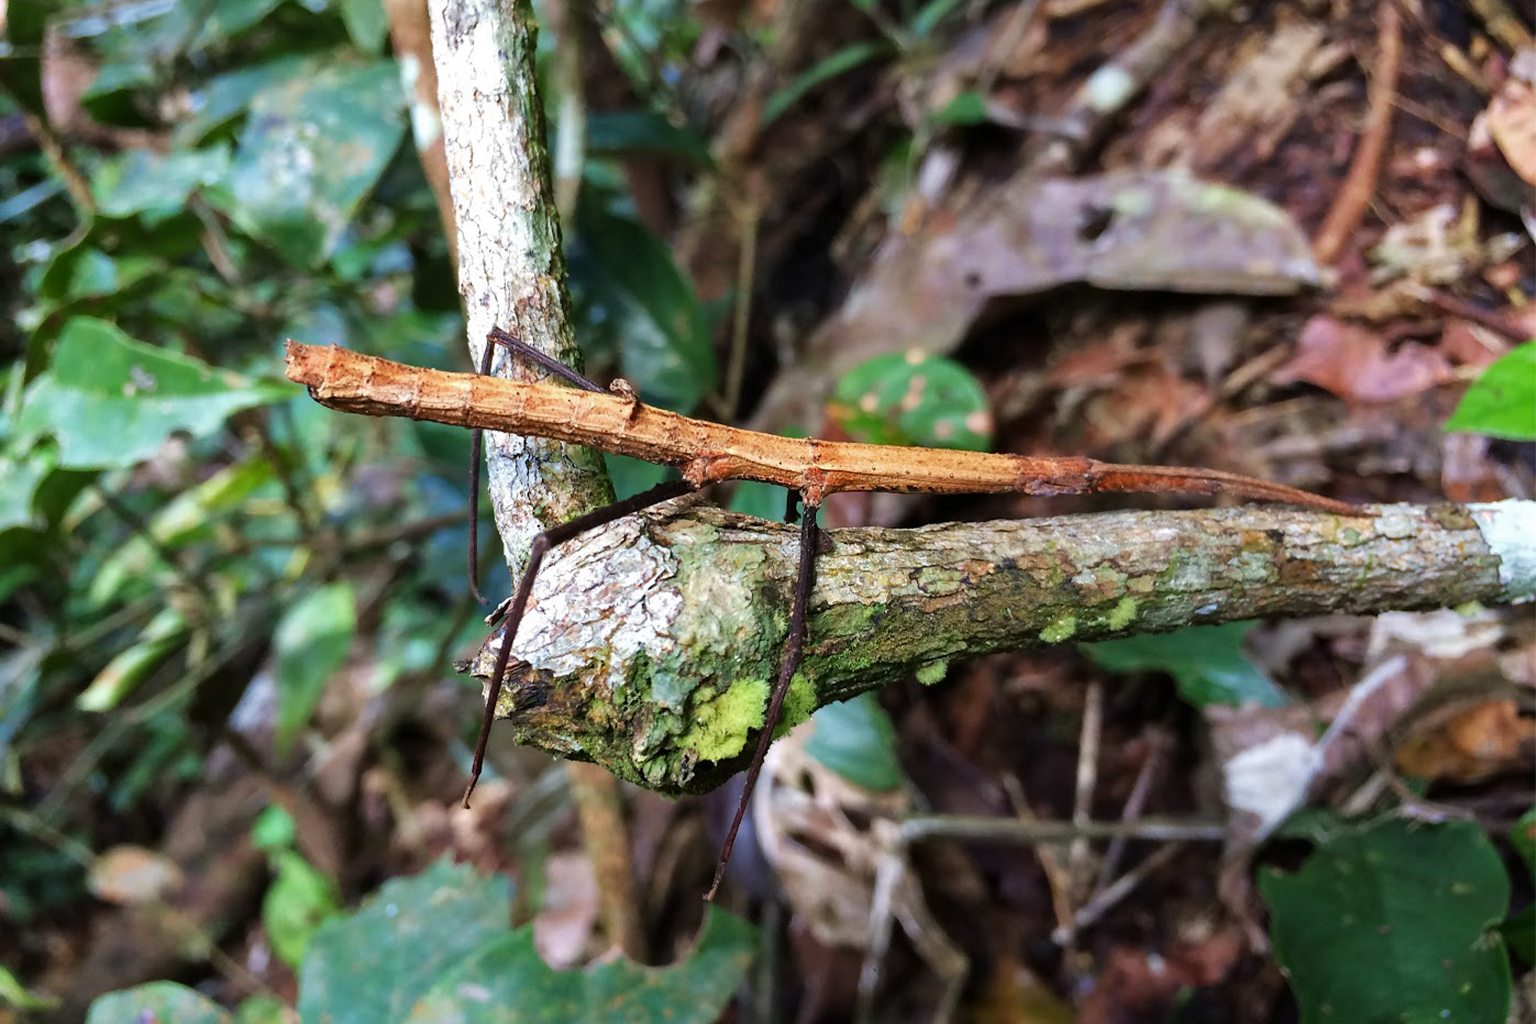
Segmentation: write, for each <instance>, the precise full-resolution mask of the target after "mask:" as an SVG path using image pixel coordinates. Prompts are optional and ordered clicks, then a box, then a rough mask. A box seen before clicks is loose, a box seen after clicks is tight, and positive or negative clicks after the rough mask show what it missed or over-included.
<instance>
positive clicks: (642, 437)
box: [287, 341, 1362, 516]
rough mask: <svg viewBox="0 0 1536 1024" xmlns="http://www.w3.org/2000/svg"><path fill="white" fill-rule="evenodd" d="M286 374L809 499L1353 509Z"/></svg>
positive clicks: (483, 394)
mask: <svg viewBox="0 0 1536 1024" xmlns="http://www.w3.org/2000/svg"><path fill="white" fill-rule="evenodd" d="M287 372H288V377H289V379H290V380H293V381H296V382H297V383H300V384H303V385H305V386H307V387H308V388H309V392H310V394H311V395H313V396H314V398H315V400H316V401H318V402H320V403H321V404H322V405H325V406H328V407H330V408H332V409H337V410H340V411H343V412H355V413H361V414H364V415H368V416H407V417H410V418H411V419H417V420H430V421H432V422H435V423H447V424H450V425H453V426H461V427H482V428H485V429H487V430H494V431H500V432H505V433H513V434H523V435H530V436H535V437H544V438H548V439H550V440H555V441H565V442H568V443H571V444H578V445H585V446H589V447H593V448H599V449H602V450H603V451H606V452H611V453H613V454H615V455H628V456H631V457H633V458H637V459H644V460H645V461H647V462H654V463H658V464H661V465H667V466H677V467H679V468H680V469H681V470H682V473H683V477H684V479H686V480H688V481H689V482H690V483H692V484H694V485H695V486H703V485H705V484H710V483H715V482H717V481H721V480H760V481H762V482H764V483H770V484H777V485H779V486H781V487H787V488H790V489H792V490H797V491H800V492H801V493H802V494H803V495H804V496H805V499H806V501H807V502H808V503H809V504H811V505H819V504H821V499H822V497H823V496H824V495H827V494H832V493H835V492H838V491H922V492H925V493H930V494H983V493H998V492H1018V493H1023V494H1038V495H1050V494H1089V493H1094V492H1104V491H1123V492H1132V493H1172V494H1228V495H1232V496H1234V497H1239V498H1246V499H1249V500H1258V501H1282V502H1290V503H1292V504H1296V505H1305V506H1308V507H1310V508H1316V509H1321V510H1323V511H1326V512H1332V513H1334V514H1336V515H1345V516H1359V515H1361V514H1362V513H1361V511H1360V509H1358V508H1356V507H1355V506H1352V505H1349V504H1346V503H1345V502H1342V501H1334V500H1333V499H1331V498H1323V497H1320V496H1318V495H1315V494H1309V493H1307V492H1306V491H1301V490H1297V489H1296V488H1294V487H1286V486H1284V485H1282V484H1274V483H1270V482H1268V481H1265V480H1259V479H1256V478H1254V477H1246V476H1239V475H1237V474H1235V473H1224V472H1221V471H1219V470H1214V469H1197V468H1192V467H1177V466H1127V465H1118V464H1115V463H1108V462H1098V461H1096V460H1094V459H1088V458H1081V457H1060V458H1052V457H1031V456H1026V455H993V454H986V453H979V452H965V451H949V450H945V449H939V448H897V447H891V446H885V445H872V444H856V443H852V442H837V441H819V440H815V439H813V438H793V437H779V436H778V435H776V434H763V433H758V432H756V431H751V430H742V429H740V428H737V427H728V426H725V425H723V424H719V423H707V422H704V421H702V420H694V419H689V418H688V417H686V416H680V415H678V414H677V413H673V412H668V411H666V410H664V409H657V408H654V407H652V406H649V405H645V404H643V403H638V402H635V401H634V400H633V399H632V398H627V397H620V396H618V395H608V394H597V393H593V392H590V391H578V390H574V389H572V388H568V387H563V386H561V385H557V384H549V383H526V382H522V381H510V380H503V379H501V378H497V377H488V376H484V375H480V374H471V373H448V372H445V371H442V370H427V369H422V368H421V367H416V366H407V365H405V364H403V363H395V362H391V361H390V360H387V359H380V358H378V357H377V356H369V355H363V354H362V353H359V352H352V351H349V350H347V349H343V348H334V347H331V348H322V347H317V346H313V345H303V344H300V343H299V342H296V341H290V342H289V343H288V368H287Z"/></svg>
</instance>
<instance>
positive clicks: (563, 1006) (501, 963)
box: [411, 907, 756, 1024]
mask: <svg viewBox="0 0 1536 1024" xmlns="http://www.w3.org/2000/svg"><path fill="white" fill-rule="evenodd" d="M755 948H756V936H755V933H754V930H753V928H752V926H751V925H749V924H747V923H746V922H745V921H742V920H741V919H739V918H736V917H733V916H731V915H730V914H727V913H726V912H724V911H722V910H719V909H717V908H715V907H708V908H706V909H705V912H704V925H703V927H702V929H701V930H700V934H699V939H698V943H697V946H696V947H695V948H694V950H693V951H692V952H691V953H689V954H688V955H687V956H686V957H685V958H684V960H683V961H682V962H681V963H678V964H674V965H673V966H670V967H641V966H639V965H637V964H633V963H630V962H628V961H616V962H610V963H599V964H594V965H593V966H591V967H589V968H587V969H586V970H584V971H557V970H554V969H553V968H551V967H550V966H549V965H548V964H546V963H544V961H543V959H542V958H541V957H540V956H539V954H538V951H537V950H536V949H535V948H534V945H533V929H532V927H526V928H522V929H519V930H518V931H516V932H514V933H512V934H510V935H507V936H505V937H503V938H502V939H500V940H499V941H497V942H494V943H490V944H487V945H486V946H483V947H481V948H480V949H478V950H476V951H475V952H474V953H473V954H472V955H470V956H469V957H468V958H466V960H465V962H464V964H463V965H462V966H461V967H460V969H458V970H456V971H454V972H452V973H451V974H448V975H446V976H445V977H443V978H442V979H441V980H440V981H439V982H438V983H437V984H436V985H434V986H433V987H432V989H431V991H430V992H428V993H427V995H426V997H425V998H424V999H422V1001H421V1002H420V1003H417V1004H416V1006H415V1007H414V1009H413V1010H412V1014H411V1019H412V1020H422V1021H436V1022H439V1024H504V1022H508V1021H517V1022H519V1024H570V1022H572V1021H604V1022H612V1024H653V1022H654V1024H712V1022H713V1021H715V1020H717V1019H718V1018H719V1016H720V1013H721V1011H723V1010H724V1009H725V1006H726V1004H727V1003H728V1002H729V1001H730V999H731V996H732V995H733V994H734V993H735V991H736V988H737V987H738V986H739V985H740V984H741V982H742V979H743V978H744V977H745V976H746V972H747V967H748V966H749V965H750V964H751V962H752V954H753V952H754V951H755Z"/></svg>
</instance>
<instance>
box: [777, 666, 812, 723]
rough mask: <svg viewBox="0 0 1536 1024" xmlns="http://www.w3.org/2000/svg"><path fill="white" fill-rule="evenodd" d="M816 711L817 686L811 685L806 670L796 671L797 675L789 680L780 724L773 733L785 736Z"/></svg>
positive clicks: (780, 711)
mask: <svg viewBox="0 0 1536 1024" xmlns="http://www.w3.org/2000/svg"><path fill="white" fill-rule="evenodd" d="M815 712H816V687H815V686H813V685H811V681H810V680H809V679H807V678H806V677H805V673H804V672H796V673H795V677H794V678H793V679H791V680H790V681H789V692H788V693H786V694H784V706H783V707H782V708H780V709H779V724H778V725H777V726H776V727H775V728H774V730H773V735H774V736H775V737H779V736H783V735H784V734H786V733H787V732H789V730H791V729H793V728H794V727H795V726H797V725H799V724H800V723H801V722H804V721H806V720H807V719H809V718H810V717H811V715H813V714H815Z"/></svg>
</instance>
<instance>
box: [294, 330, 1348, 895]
mask: <svg viewBox="0 0 1536 1024" xmlns="http://www.w3.org/2000/svg"><path fill="white" fill-rule="evenodd" d="M498 346H499V347H502V348H505V349H508V350H509V351H511V352H512V353H513V354H515V355H518V356H522V357H524V358H527V359H528V360H530V361H532V362H534V363H537V364H538V365H540V366H542V367H543V368H545V369H546V370H548V371H550V372H551V373H553V374H554V375H556V376H558V377H560V378H562V379H563V380H565V381H566V382H567V383H569V384H571V385H574V387H561V386H559V385H556V384H550V383H524V382H520V381H511V380H505V379H502V378H499V377H493V376H490V375H489V370H490V366H491V358H492V355H493V352H494V349H495V348H496V347H498ZM287 361H288V369H287V373H288V377H289V378H290V379H291V380H294V381H296V382H298V383H300V384H304V385H306V386H308V388H309V392H310V394H311V395H312V396H313V397H314V398H315V399H316V400H317V401H319V402H320V403H321V404H323V405H326V406H329V407H330V408H333V409H338V410H341V411H345V412H357V413H363V414H366V415H406V416H410V417H411V418H413V419H419V420H430V421H434V422H439V423H447V424H450V425H455V426H464V427H469V428H471V429H473V430H474V442H473V444H474V464H473V468H472V471H471V482H472V484H473V485H474V489H475V491H476V497H475V500H476V501H477V500H478V481H479V465H480V455H481V448H482V441H483V431H485V430H497V431H503V432H508V433H520V434H526V435H532V436H536V437H544V438H548V439H550V440H556V441H565V442H568V443H574V444H582V445H588V446H591V447H594V448H599V449H601V450H603V451H606V452H610V453H613V454H618V455H629V456H633V457H636V458H640V459H643V460H645V461H648V462H654V463H658V464H661V465H670V466H676V467H678V468H679V469H681V471H682V477H683V479H681V480H678V481H672V482H668V483H663V484H660V485H658V486H656V487H653V488H652V489H651V490H649V491H645V492H643V493H641V494H637V495H635V496H634V497H631V498H627V499H625V500H623V501H620V502H616V503H614V504H612V505H609V506H607V507H606V508H602V509H598V510H597V511H595V512H590V513H588V514H586V515H582V516H577V517H576V518H575V519H572V520H570V521H569V522H566V523H562V524H560V525H558V526H555V527H552V528H551V529H549V530H546V531H544V532H543V533H541V534H539V535H538V536H537V537H535V538H534V540H533V544H532V547H531V549H530V551H529V556H528V563H527V566H526V567H525V569H524V572H523V578H522V580H521V581H520V582H519V583H518V585H517V588H516V592H515V594H514V596H513V598H512V600H511V602H510V605H509V607H508V610H507V613H506V626H505V629H504V632H503V635H502V643H501V648H500V649H499V651H498V652H497V656H496V665H495V668H494V670H493V672H492V678H491V683H490V688H489V691H488V693H487V696H486V705H485V715H484V718H483V719H482V721H481V728H480V738H479V741H478V743H477V744H476V747H475V758H474V764H473V767H472V768H471V772H470V780H469V785H468V787H467V788H466V789H465V791H464V800H465V805H466V806H467V805H468V801H469V794H470V793H471V792H472V791H473V790H474V788H475V782H476V781H477V780H478V779H479V777H480V772H481V768H482V766H483V764H484V759H485V749H486V742H487V738H488V737H489V735H490V729H491V724H492V722H493V721H494V719H495V714H496V705H497V702H498V700H499V698H500V696H501V690H502V687H503V685H504V682H505V678H506V672H507V666H508V664H509V659H510V657H511V651H512V643H513V639H514V637H515V636H516V634H517V627H518V625H519V623H520V622H521V621H522V616H523V612H524V610H525V609H526V608H527V604H528V597H529V594H530V593H531V592H532V589H533V581H534V578H535V577H536V576H537V574H538V571H539V567H540V565H541V564H542V563H543V559H544V556H545V554H546V553H547V552H548V551H549V550H550V549H551V548H553V547H556V546H558V545H559V544H562V543H564V542H565V541H567V540H570V539H572V538H573V537H576V536H579V535H580V534H582V533H585V532H587V531H588V530H592V529H595V528H596V527H599V526H602V525H605V524H607V523H610V522H613V521H614V520H616V519H621V518H623V517H624V516H627V515H630V514H632V513H634V512H638V511H641V510H642V509H645V508H649V507H650V506H652V505H655V504H659V503H660V502H663V501H666V500H668V499H670V498H675V497H678V496H680V495H683V494H687V493H689V492H691V491H694V490H697V489H699V488H701V487H704V486H707V485H708V484H712V483H716V482H719V481H722V480H741V479H747V480H759V481H763V482H765V483H772V484H778V485H780V486H783V487H786V488H788V489H789V490H790V491H791V492H792V496H791V502H790V511H791V513H793V508H794V502H793V494H794V493H798V494H799V496H800V500H801V502H802V503H803V504H804V506H805V513H804V516H803V518H802V520H801V526H800V554H799V561H798V569H797V572H796V578H795V584H794V603H793V606H792V609H791V615H790V629H789V637H788V640H787V642H786V644H785V652H784V658H783V661H782V662H781V664H780V669H779V678H778V681H777V683H776V685H775V687H774V690H773V695H772V697H771V699H770V701H769V704H768V708H767V711H766V715H765V718H764V722H763V728H762V731H761V733H760V735H759V738H758V743H757V749H756V752H755V753H754V754H753V758H752V764H751V767H750V768H749V769H748V771H747V778H746V785H745V787H744V789H743V792H742V796H741V800H740V802H739V804H738V805H737V808H736V816H735V819H734V820H733V821H732V823H731V827H730V830H729V832H728V833H727V835H726V840H725V844H724V846H723V847H722V848H721V851H720V859H719V862H718V864H717V867H716V870H715V878H714V883H713V884H712V885H711V886H710V889H709V892H708V894H706V896H705V899H706V900H709V899H713V898H714V895H715V892H716V890H717V889H718V888H719V885H720V881H721V879H722V878H723V877H724V874H725V867H726V864H727V863H728V861H729V860H730V855H731V848H732V846H733V845H734V844H735V840H736V834H737V832H738V830H739V829H740V827H741V821H742V818H743V816H744V815H745V813H746V808H747V806H748V804H749V803H750V801H751V798H752V793H753V790H754V789H755V788H756V785H757V779H758V776H759V774H760V773H761V771H762V766H763V758H764V756H765V755H766V754H767V752H768V747H769V744H770V743H771V742H772V736H773V731H774V727H775V726H776V725H777V723H778V718H779V713H780V711H781V710H782V707H783V703H784V697H785V694H786V693H787V692H788V690H789V683H790V680H791V679H792V678H793V676H794V674H795V670H796V669H797V668H798V667H799V665H800V661H801V658H802V655H803V650H804V643H805V634H806V617H807V606H808V604H809V600H810V592H811V587H812V584H813V582H814V579H815V567H816V565H815V557H816V549H817V546H818V543H819V539H820V538H819V531H818V528H817V526H816V511H817V509H818V508H819V507H820V505H821V503H822V500H823V498H824V497H825V496H826V495H828V494H832V493H835V492H837V491H897V492H923V493H934V494H974V493H1025V494H1039V495H1052V494H1087V493H1092V492H1104V491H1118V492H1131V493H1174V494H1198V495H1214V494H1230V495H1233V496H1235V497H1240V498H1246V499H1250V500H1259V501H1279V502H1288V503H1291V504H1296V505H1303V506H1307V507H1310V508H1315V509H1319V510H1321V511H1325V512H1331V513H1334V514H1336V515H1360V514H1362V512H1361V510H1360V509H1358V508H1356V507H1355V506H1353V505H1349V504H1347V503H1345V502H1342V501H1335V500H1334V499H1331V498H1324V497H1321V496H1319V495H1315V494H1311V493H1309V492H1307V491H1302V490H1299V489H1297V488H1294V487H1287V486H1285V485H1283V484H1275V483H1269V482H1268V481H1264V480H1260V479H1257V478H1255V477H1248V476H1241V475H1239V474H1236V473H1226V472H1222V471H1220V470H1213V469H1198V468H1189V467H1176V466H1132V465H1120V464H1116V463H1107V462H1098V461H1096V460H1094V459H1088V458H1082V457H1073V456H1065V457H1031V456H1023V455H1006V454H987V453H978V452H969V451H951V450H946V449H934V448H899V447H891V446H883V445H869V444H857V443H852V442H832V441H820V440H816V439H810V438H786V437H778V436H775V435H772V434H762V433H758V432H755V431H750V430H742V429H739V428H735V427H728V426H724V425H721V424H718V423H707V422H704V421H701V420H694V419H690V418H688V417H686V416H681V415H679V414H677V413H673V412H668V411H666V410H664V409H657V408H655V407H653V406H649V405H645V404H644V403H642V402H640V401H638V400H637V399H636V398H635V396H634V395H633V394H632V393H627V392H623V391H621V392H620V393H618V394H614V393H610V392H609V391H607V390H605V389H604V388H602V387H600V386H598V385H597V384H594V383H593V382H592V381H590V380H587V379H586V378H585V377H582V376H581V375H580V374H578V373H576V371H574V370H572V369H570V368H569V367H567V366H565V365H564V364H562V363H559V362H558V361H556V360H553V359H551V358H550V357H549V356H547V355H544V354H543V353H540V352H538V351H537V350H535V349H533V348H531V347H530V346H528V345H526V344H524V343H523V342H521V341H518V340H517V339H516V338H514V337H513V336H512V335H510V334H508V333H507V332H505V331H503V330H501V329H500V328H499V327H498V328H493V329H492V330H491V332H490V334H489V336H488V338H487V345H486V347H485V351H484V353H483V355H482V358H481V362H480V366H479V370H480V372H479V373H476V374H465V373H447V372H443V371H439V370H425V369H421V368H419V367H413V366H406V365H403V364H400V363H394V362H390V361H389V360H386V359H380V358H377V357H375V356H366V355H362V354H360V353H356V352H349V351H347V350H346V349H340V348H334V347H333V348H320V347H316V346H311V345H302V344H299V343H298V342H294V341H290V342H289V343H288V353H287ZM789 518H791V520H792V519H793V516H792V515H791V516H790V517H789ZM475 519H476V517H475V515H474V512H473V509H472V510H471V519H470V525H471V529H470V536H471V541H470V556H469V559H470V583H471V588H472V589H473V590H474V592H475V596H476V597H477V598H479V596H480V595H479V589H478V586H476V584H475V582H474V575H475V572H474V567H475V565H476V562H477V545H476V542H475V539H474V524H475ZM481 600H483V598H481Z"/></svg>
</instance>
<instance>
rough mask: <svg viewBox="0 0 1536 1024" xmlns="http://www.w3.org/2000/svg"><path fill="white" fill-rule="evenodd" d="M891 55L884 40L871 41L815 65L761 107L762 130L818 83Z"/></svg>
mask: <svg viewBox="0 0 1536 1024" xmlns="http://www.w3.org/2000/svg"><path fill="white" fill-rule="evenodd" d="M890 52H891V44H890V43H889V42H887V41H886V40H883V39H872V40H868V41H866V42H862V43H854V44H853V45H851V46H845V47H843V48H842V49H841V50H838V51H837V52H836V53H834V54H832V55H831V56H830V57H827V58H825V59H823V60H821V61H819V62H817V63H816V64H814V65H812V66H811V67H809V68H807V69H806V70H804V71H802V72H801V73H800V74H799V75H797V76H796V77H795V80H794V81H792V82H790V83H789V84H788V85H786V86H785V87H784V88H782V89H780V90H779V91H778V92H776V93H774V94H773V95H772V96H770V97H768V102H767V103H765V104H763V120H762V127H764V128H766V127H768V126H769V125H770V124H772V123H773V122H775V121H777V120H778V119H779V118H780V117H781V116H783V114H784V112H785V111H786V110H788V109H789V108H790V107H792V106H794V105H795V104H796V103H798V102H799V101H800V98H801V97H803V96H804V95H805V94H806V93H808V92H810V91H811V90H812V89H814V88H816V87H817V86H818V85H820V84H821V83H823V82H825V81H827V80H829V79H832V78H836V77H837V76H838V75H841V74H843V73H845V72H848V71H852V70H853V69H854V68H856V67H858V66H859V65H860V64H863V63H866V62H868V61H871V60H874V59H875V58H876V57H883V56H885V55H886V54H888V53H890Z"/></svg>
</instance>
